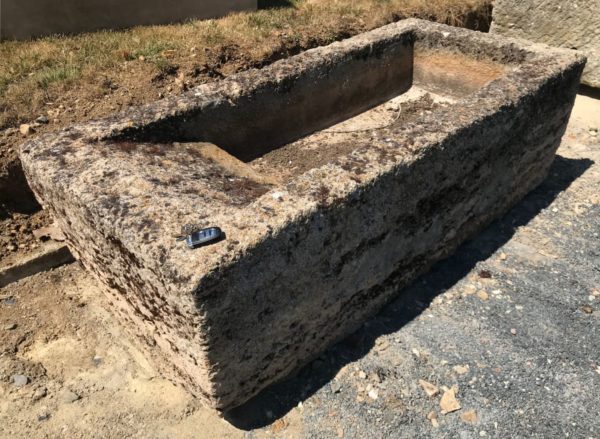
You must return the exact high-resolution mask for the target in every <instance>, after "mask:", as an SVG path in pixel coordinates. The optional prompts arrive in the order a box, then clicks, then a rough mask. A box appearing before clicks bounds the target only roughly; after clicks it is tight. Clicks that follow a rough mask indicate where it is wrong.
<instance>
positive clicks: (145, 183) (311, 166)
mask: <svg viewBox="0 0 600 439" xmlns="http://www.w3.org/2000/svg"><path fill="white" fill-rule="evenodd" d="M583 64H584V60H583V59H582V58H581V57H579V56H577V55H576V54H574V53H572V52H570V51H561V50H553V51H546V50H540V49H539V47H537V46H534V45H527V44H526V43H523V45H521V46H519V45H516V44H515V43H514V42H513V41H507V40H504V39H503V38H501V37H494V36H490V35H485V34H480V33H474V32H469V31H465V30H460V29H454V28H449V27H446V26H441V25H435V24H431V23H427V22H422V21H419V20H406V21H404V22H401V23H397V24H393V25H389V26H386V27H383V28H380V29H377V30H375V31H372V32H369V33H366V34H363V35H359V36H357V37H354V38H351V39H349V40H346V41H343V42H340V43H335V44H332V45H330V46H327V47H323V48H318V49H315V50H310V51H307V52H305V53H303V54H300V55H298V56H295V57H293V58H290V59H287V60H283V61H279V62H277V63H274V64H273V65H271V66H269V67H266V68H264V69H262V70H251V71H248V72H244V73H242V74H239V75H236V76H233V77H231V78H229V79H227V80H224V81H221V82H219V83H213V84H209V85H203V86H200V87H198V88H197V89H195V90H192V91H191V92H189V93H187V94H185V95H183V96H181V97H177V98H172V99H166V100H163V101H159V102H156V103H154V104H152V105H149V106H146V107H142V108H137V109H131V110H129V111H127V112H125V113H122V114H119V115H117V116H115V117H114V118H112V119H109V120H102V121H97V122H92V123H89V124H86V125H82V126H76V127H73V128H71V129H68V130H65V131H63V132H61V133H58V134H56V135H54V136H46V137H42V138H39V139H37V140H34V141H32V142H30V143H28V144H26V145H24V146H23V148H22V150H21V158H22V161H23V165H24V168H25V170H26V173H27V175H28V178H29V181H30V183H31V186H32V188H33V189H34V191H35V192H36V194H37V196H38V197H39V199H40V200H41V202H42V203H43V204H44V205H45V206H46V207H47V208H48V209H51V211H52V212H53V213H54V214H55V216H56V217H57V219H58V221H59V222H60V224H61V226H62V227H63V230H64V231H65V233H66V235H67V236H68V239H69V242H70V245H71V247H72V248H73V250H74V252H75V253H76V254H77V255H78V256H79V258H80V259H81V261H82V262H83V263H84V264H85V266H86V267H88V268H89V269H90V270H91V271H92V272H94V273H95V274H96V275H97V276H98V278H99V279H100V280H101V281H102V282H104V283H105V284H106V285H107V286H109V287H110V289H109V294H111V297H112V299H113V305H114V309H115V312H116V313H117V314H118V315H120V316H122V318H123V320H124V321H126V322H128V326H129V327H130V328H131V329H132V330H133V331H134V332H137V333H138V334H139V335H140V337H143V338H145V339H146V341H147V342H148V344H149V345H150V346H152V347H151V348H149V353H150V355H153V356H155V357H156V358H157V361H159V362H160V363H161V364H163V365H164V368H163V372H164V373H165V375H167V376H171V377H172V378H173V379H176V380H178V381H181V382H183V383H185V384H186V385H187V386H188V387H189V388H190V389H191V390H192V391H194V392H195V393H196V394H197V395H199V396H201V397H203V398H204V399H205V400H206V401H207V402H208V403H209V404H210V405H211V406H213V407H215V408H217V409H220V410H224V409H227V408H231V407H234V406H236V405H239V404H241V403H243V402H244V401H246V400H247V399H249V398H250V397H252V396H253V395H255V394H256V393H257V392H259V391H260V390H262V389H263V388H265V387H266V386H268V385H269V384H270V383H272V382H274V381H276V380H279V379H282V378H284V377H285V376H286V375H287V374H289V373H290V372H292V371H293V370H295V369H297V368H298V367H300V366H302V365H303V364H304V363H306V362H307V361H309V360H311V359H312V358H313V357H315V356H316V355H318V354H319V353H320V352H322V351H323V350H324V349H326V348H327V346H329V345H331V344H332V343H334V342H335V341H337V340H339V339H340V338H341V337H343V336H345V335H347V334H349V333H350V332H352V331H353V330H354V329H355V328H356V327H358V326H359V325H360V324H361V323H362V322H363V321H364V319H365V318H367V317H368V316H370V315H372V314H374V313H375V312H377V310H378V309H379V308H380V307H381V306H382V305H383V304H385V303H386V302H387V301H388V300H389V299H390V298H392V297H393V296H394V295H395V294H397V293H398V292H399V291H400V289H401V288H402V287H403V286H405V285H406V284H407V283H408V282H410V281H411V280H413V279H414V278H415V277H416V276H417V275H418V274H420V273H422V272H424V271H426V270H427V269H428V268H429V267H430V266H431V265H432V264H433V263H434V262H436V261H437V260H439V259H440V258H443V257H445V256H446V255H448V254H449V253H450V252H452V251H453V250H454V249H455V248H456V247H457V246H458V245H459V244H460V243H461V242H462V241H464V240H465V239H466V238H468V237H469V236H471V235H473V233H475V232H477V231H478V230H480V229H481V228H482V227H483V226H485V225H486V224H487V223H489V222H490V221H491V220H493V219H494V218H496V217H497V216H498V215H500V214H502V213H503V212H504V211H506V210H507V209H508V208H509V207H510V206H511V205H512V204H514V203H515V202H516V201H517V200H519V199H520V198H521V197H522V196H524V195H525V194H526V193H527V192H528V191H529V190H531V189H532V188H533V187H535V185H537V184H538V183H539V182H540V181H541V180H542V179H543V178H544V177H545V175H546V172H547V170H548V167H549V166H550V163H551V162H552V160H553V157H554V152H555V150H556V148H557V147H558V144H559V141H560V138H561V136H562V133H563V130H564V128H565V126H566V122H567V120H568V117H569V114H570V110H571V106H572V103H573V99H574V96H575V93H576V89H577V85H578V82H579V77H580V74H581V70H582V69H583ZM186 223H195V224H199V225H200V226H219V227H221V228H222V229H223V231H224V232H225V233H226V239H225V240H223V241H221V242H219V243H216V244H213V245H210V246H206V247H201V248H198V249H196V250H189V249H188V248H187V247H186V246H185V244H184V243H183V242H180V241H177V240H176V239H175V238H176V236H177V235H179V234H180V229H181V226H182V225H184V224H186ZM161 359H163V360H164V359H166V360H164V361H163V360H161Z"/></svg>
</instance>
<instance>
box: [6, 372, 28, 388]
mask: <svg viewBox="0 0 600 439" xmlns="http://www.w3.org/2000/svg"><path fill="white" fill-rule="evenodd" d="M10 380H11V381H12V383H13V385H14V386H15V387H23V386H25V385H27V383H29V377H27V376H25V375H20V374H15V375H12V376H11V377H10Z"/></svg>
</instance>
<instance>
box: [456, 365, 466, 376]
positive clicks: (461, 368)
mask: <svg viewBox="0 0 600 439" xmlns="http://www.w3.org/2000/svg"><path fill="white" fill-rule="evenodd" d="M452 369H454V372H456V373H457V374H459V375H464V374H466V373H467V372H468V371H469V366H454V367H453V368H452Z"/></svg>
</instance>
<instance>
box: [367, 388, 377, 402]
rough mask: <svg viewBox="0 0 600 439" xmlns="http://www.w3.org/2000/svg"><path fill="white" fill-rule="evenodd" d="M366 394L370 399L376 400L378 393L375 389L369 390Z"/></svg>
mask: <svg viewBox="0 0 600 439" xmlns="http://www.w3.org/2000/svg"><path fill="white" fill-rule="evenodd" d="M368 395H369V398H371V399H372V400H376V399H377V398H379V393H378V392H377V390H375V389H371V390H369V393H368Z"/></svg>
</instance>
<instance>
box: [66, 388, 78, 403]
mask: <svg viewBox="0 0 600 439" xmlns="http://www.w3.org/2000/svg"><path fill="white" fill-rule="evenodd" d="M61 399H62V401H63V402H65V403H67V404H71V403H73V402H75V401H79V400H80V399H81V396H79V395H78V394H77V393H75V392H72V391H70V390H66V391H65V392H63V394H62V395H61Z"/></svg>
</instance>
